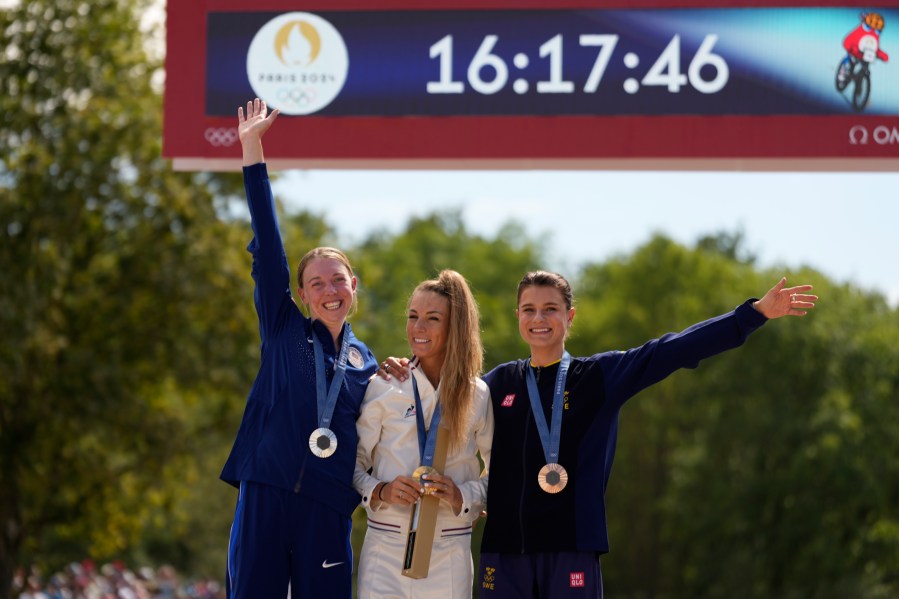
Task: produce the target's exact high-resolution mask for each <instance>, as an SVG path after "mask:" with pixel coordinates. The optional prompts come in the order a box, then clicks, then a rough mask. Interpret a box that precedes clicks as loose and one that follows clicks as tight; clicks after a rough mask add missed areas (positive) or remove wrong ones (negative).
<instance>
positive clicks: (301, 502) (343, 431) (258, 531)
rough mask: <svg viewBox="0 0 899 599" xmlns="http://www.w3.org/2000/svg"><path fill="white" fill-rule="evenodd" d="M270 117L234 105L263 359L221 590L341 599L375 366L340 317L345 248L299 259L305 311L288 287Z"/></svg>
mask: <svg viewBox="0 0 899 599" xmlns="http://www.w3.org/2000/svg"><path fill="white" fill-rule="evenodd" d="M277 116H278V111H277V110H275V111H273V112H272V113H271V114H268V113H267V109H266V106H265V103H264V102H260V101H259V99H256V100H255V101H254V102H249V103H247V111H246V115H244V112H243V109H242V108H241V109H239V110H238V124H239V126H238V133H239V137H240V141H241V145H242V147H243V165H244V169H243V171H244V186H245V188H246V192H247V201H248V202H249V207H250V214H251V217H252V226H253V234H254V237H253V240H252V241H251V242H250V245H249V247H248V248H247V249H248V250H249V251H250V252H251V253H252V255H253V279H254V281H255V283H256V290H255V294H254V300H255V304H256V311H257V314H258V316H259V333H260V335H261V337H262V347H261V353H262V364H261V366H260V368H259V373H258V374H257V376H256V380H255V381H254V383H253V387H252V389H251V390H250V395H249V398H248V399H247V405H246V408H245V411H244V415H243V421H242V422H241V424H240V429H239V430H238V433H237V439H236V440H235V442H234V447H233V449H232V450H231V455H230V456H229V457H228V461H227V462H226V464H225V467H224V469H223V470H222V474H221V478H222V479H223V480H225V481H227V482H229V483H231V484H233V485H235V486H238V487H239V489H240V491H239V494H238V501H237V508H236V510H235V515H234V524H233V525H232V528H231V538H230V543H229V547H228V580H227V587H228V591H229V596H230V597H233V598H239V599H246V598H252V599H268V598H271V599H284V597H286V596H287V593H288V590H287V589H288V585H290V588H291V595H292V596H293V597H294V598H298V597H345V598H347V599H348V598H349V597H350V596H351V595H352V565H353V558H352V550H351V548H350V527H351V516H352V513H353V510H354V509H355V508H356V506H357V505H358V504H359V495H358V493H356V491H355V490H354V489H353V470H354V467H355V463H356V445H357V442H358V437H357V433H356V419H357V417H358V416H359V409H360V406H361V403H362V398H363V397H364V395H365V389H366V386H367V383H368V379H369V377H370V376H371V375H372V374H373V373H374V372H375V371H376V370H377V362H376V361H375V359H374V356H373V355H372V353H371V352H370V351H369V350H368V348H367V347H366V346H365V345H364V344H363V343H362V342H361V341H359V340H358V339H356V337H355V336H354V335H353V331H352V329H351V328H350V325H349V324H348V323H347V322H346V318H347V315H348V314H349V313H350V311H351V309H352V308H353V306H354V303H355V301H356V278H355V276H354V275H353V269H352V267H351V266H350V263H349V261H348V260H347V258H346V256H345V255H344V254H343V252H341V251H340V250H337V249H334V248H315V249H313V250H311V251H310V252H308V253H307V254H306V255H305V256H303V258H302V260H300V264H299V266H298V268H297V285H298V288H297V292H298V295H299V299H300V300H301V301H302V303H303V304H305V305H306V308H307V310H308V313H309V317H306V316H304V315H303V313H302V312H301V311H300V309H299V308H298V306H297V304H296V303H295V302H294V298H293V296H292V295H291V292H290V285H291V283H290V269H289V267H288V264H287V257H286V255H285V252H284V246H283V243H282V241H281V235H280V232H279V231H278V221H277V217H276V214H275V208H274V199H273V197H272V190H271V186H270V184H269V180H268V174H267V171H266V166H265V162H264V157H263V153H262V136H263V135H264V134H265V132H266V131H268V129H269V127H271V125H272V123H273V122H274V120H275V119H276V118H277Z"/></svg>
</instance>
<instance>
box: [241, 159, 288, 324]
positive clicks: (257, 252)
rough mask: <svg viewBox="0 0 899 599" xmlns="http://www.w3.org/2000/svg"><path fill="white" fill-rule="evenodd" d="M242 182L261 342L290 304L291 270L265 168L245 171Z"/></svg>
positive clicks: (253, 168) (247, 168) (259, 167)
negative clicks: (251, 229) (247, 211)
mask: <svg viewBox="0 0 899 599" xmlns="http://www.w3.org/2000/svg"><path fill="white" fill-rule="evenodd" d="M243 181H244V188H245V189H246V192H247V203H248V204H249V207H250V217H251V219H252V226H253V240H252V241H250V244H249V245H248V246H247V251H249V252H250V253H251V254H252V255H253V280H254V281H255V282H256V290H255V292H254V296H253V298H254V301H255V303H256V313H257V314H258V315H259V332H260V335H261V336H262V340H263V342H264V341H265V339H266V338H267V337H268V335H270V334H271V333H272V332H273V331H274V330H275V329H276V327H277V326H278V325H277V323H278V314H279V310H280V309H281V307H282V306H283V305H284V301H285V300H290V268H289V267H288V265H287V255H286V254H285V252H284V243H283V241H282V240H281V232H280V231H279V230H278V216H277V214H276V213H275V198H274V196H273V195H272V187H271V184H270V183H269V179H268V171H267V169H266V167H265V164H264V163H259V164H254V165H252V166H246V167H244V169H243ZM291 301H292V300H291Z"/></svg>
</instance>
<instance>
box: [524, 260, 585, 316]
mask: <svg viewBox="0 0 899 599" xmlns="http://www.w3.org/2000/svg"><path fill="white" fill-rule="evenodd" d="M528 287H552V288H553V289H557V290H558V291H559V293H561V294H562V299H563V300H564V302H565V309H566V310H571V308H572V306H573V305H574V295H572V293H571V285H570V284H569V283H568V281H567V280H565V277H563V276H562V275H560V274H559V273H556V272H548V271H545V270H535V271H533V272H529V273H528V274H526V275H524V277H522V279H521V281H519V283H518V301H517V302H516V303H517V304H518V305H521V294H522V292H524V290H525V289H527V288H528Z"/></svg>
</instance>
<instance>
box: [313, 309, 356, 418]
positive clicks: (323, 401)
mask: <svg viewBox="0 0 899 599" xmlns="http://www.w3.org/2000/svg"><path fill="white" fill-rule="evenodd" d="M348 329H349V326H348V325H347V324H346V323H344V325H343V343H342V344H341V346H340V353H339V354H338V355H337V360H336V361H335V364H334V378H333V379H331V385H330V387H329V386H327V381H328V379H327V377H326V375H325V354H324V351H322V343H321V341H319V339H318V335H316V334H315V330H314V329H313V330H312V350H313V352H314V354H315V400H316V404H317V407H318V426H319V428H327V429H330V424H331V417H332V416H334V407H335V406H336V405H337V395H338V394H339V393H340V387H341V385H343V377H344V375H345V374H346V361H347V355H348V354H349V349H350V334H349V330H348Z"/></svg>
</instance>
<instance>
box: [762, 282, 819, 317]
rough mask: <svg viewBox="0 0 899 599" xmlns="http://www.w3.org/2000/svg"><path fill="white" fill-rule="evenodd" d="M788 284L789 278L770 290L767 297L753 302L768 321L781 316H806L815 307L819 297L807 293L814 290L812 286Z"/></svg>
mask: <svg viewBox="0 0 899 599" xmlns="http://www.w3.org/2000/svg"><path fill="white" fill-rule="evenodd" d="M786 284H787V278H786V277H783V278H782V279H781V280H780V281H778V282H777V284H776V285H775V286H774V287H772V288H771V289H770V290H768V293H766V294H765V297H763V298H762V299H760V300H758V301H756V302H753V304H752V307H753V308H755V309H756V310H758V311H759V312H761V313H762V314H763V315H764V316H765V318H768V319H772V318H780V317H781V316H805V315H806V313H808V311H809V310H811V309H812V308H814V307H815V302H816V301H818V296H817V295H811V294H808V293H806V292H807V291H811V290H812V286H811V285H797V286H796V287H786Z"/></svg>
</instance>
